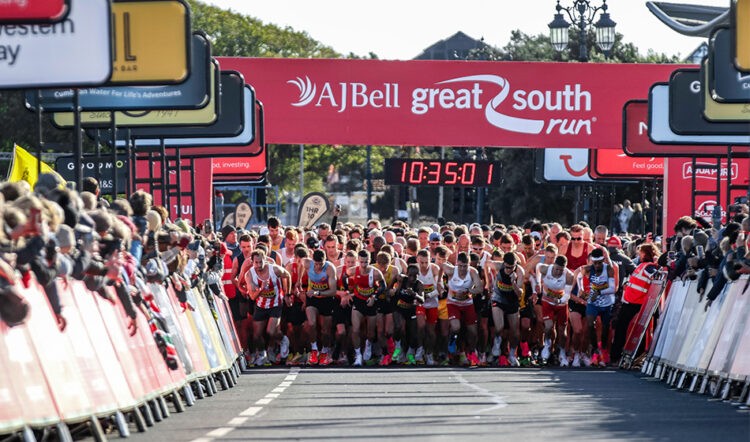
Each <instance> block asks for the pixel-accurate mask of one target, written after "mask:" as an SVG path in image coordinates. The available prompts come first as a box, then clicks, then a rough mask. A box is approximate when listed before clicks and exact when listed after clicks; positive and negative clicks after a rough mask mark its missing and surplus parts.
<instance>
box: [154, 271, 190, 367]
mask: <svg viewBox="0 0 750 442" xmlns="http://www.w3.org/2000/svg"><path fill="white" fill-rule="evenodd" d="M148 288H149V290H151V294H152V295H153V296H154V302H156V305H157V306H158V307H159V310H160V311H161V315H162V318H164V322H166V323H167V328H169V337H170V338H172V343H173V344H174V346H175V349H177V356H178V357H179V358H180V362H181V363H182V366H183V368H184V369H185V373H187V374H188V375H189V374H191V373H193V371H195V367H193V361H192V359H191V358H190V354H189V353H188V350H187V347H186V343H185V340H186V339H189V338H191V337H192V335H189V336H186V335H185V333H183V332H182V329H181V327H180V325H179V322H178V321H177V313H175V311H174V308H173V307H172V303H171V302H169V298H168V297H167V296H168V295H167V291H166V290H165V289H164V286H163V285H161V284H149V285H148Z"/></svg>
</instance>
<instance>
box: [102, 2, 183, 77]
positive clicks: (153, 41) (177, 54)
mask: <svg viewBox="0 0 750 442" xmlns="http://www.w3.org/2000/svg"><path fill="white" fill-rule="evenodd" d="M112 20H113V22H114V24H115V27H114V33H113V35H114V46H115V52H114V57H113V69H112V78H111V79H110V83H112V84H168V83H181V82H183V81H185V80H186V79H187V78H188V75H190V71H189V67H190V7H189V6H188V5H187V3H185V2H184V1H183V0H151V1H117V2H114V3H113V4H112Z"/></svg>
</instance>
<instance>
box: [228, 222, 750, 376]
mask: <svg viewBox="0 0 750 442" xmlns="http://www.w3.org/2000/svg"><path fill="white" fill-rule="evenodd" d="M743 217H744V215H738V217H737V220H738V221H742V218H743ZM700 222H702V220H696V219H693V218H690V217H683V218H681V219H680V221H679V222H678V223H677V225H676V226H674V231H675V236H674V237H671V238H670V240H669V242H667V241H666V240H665V241H664V242H663V243H662V240H661V238H660V237H655V236H653V235H652V234H650V233H649V234H645V235H628V234H620V235H616V236H614V235H610V232H609V231H608V229H607V227H605V226H595V227H593V228H592V227H590V226H588V225H587V224H586V223H585V222H580V223H577V224H574V225H571V226H569V227H568V228H563V226H561V225H560V224H558V223H554V222H553V223H541V222H538V221H529V222H527V223H525V224H524V225H523V226H513V225H508V226H506V225H497V224H496V225H480V224H476V223H475V224H471V225H468V226H467V225H456V224H454V223H451V222H449V223H446V224H445V225H437V224H434V225H427V226H419V227H410V226H409V225H407V224H406V223H404V222H401V221H396V222H394V223H392V224H391V225H387V226H384V225H381V223H380V222H379V221H377V220H371V221H369V222H368V223H367V225H365V226H362V225H355V224H351V223H344V224H341V225H339V224H338V223H337V218H336V217H334V219H333V221H332V224H327V223H321V224H319V225H318V226H317V227H316V228H315V229H312V230H303V229H300V228H297V227H284V226H282V225H281V224H280V222H279V220H278V219H277V218H274V217H272V218H270V219H269V220H268V223H267V225H266V226H263V227H260V228H258V229H257V230H250V231H245V230H239V231H238V230H236V229H235V228H234V227H231V226H227V227H224V228H223V229H222V230H221V234H222V235H223V239H224V241H225V244H226V246H227V254H226V255H225V259H224V274H223V275H224V276H223V281H222V282H223V286H224V289H225V291H226V293H227V296H228V297H229V298H230V305H232V307H233V314H234V320H235V324H236V327H237V329H238V331H239V335H240V339H241V342H242V343H243V344H246V345H247V347H246V348H247V351H246V359H247V361H248V363H249V364H250V365H255V366H267V365H274V364H287V365H321V366H325V365H331V364H334V365H344V366H349V365H351V366H355V367H358V366H363V365H370V366H373V365H380V366H388V365H393V364H403V365H421V364H424V365H427V366H434V365H463V366H516V367H517V366H540V365H559V366H563V367H567V366H572V367H588V366H608V365H614V364H616V363H617V362H618V360H619V358H620V357H621V356H622V349H623V345H624V343H625V338H626V334H627V331H628V325H629V324H630V322H631V320H632V319H633V317H635V315H636V314H637V313H638V311H639V310H640V307H641V304H642V303H643V302H644V300H645V296H646V292H647V291H648V288H649V285H650V283H651V281H652V279H653V278H654V277H655V276H656V275H657V274H658V273H659V272H660V271H664V272H665V273H668V275H669V277H670V278H675V277H686V276H687V277H694V275H695V274H696V273H695V272H696V271H698V270H699V269H701V268H708V269H707V271H706V272H701V275H705V279H706V280H707V279H708V278H709V277H712V278H715V279H718V278H720V277H722V275H721V274H723V273H724V272H720V271H718V269H719V267H720V265H721V264H722V261H723V260H724V261H725V259H724V255H726V253H727V252H728V251H731V250H733V249H736V247H737V246H744V235H743V236H742V238H738V236H737V235H738V232H741V231H742V230H743V229H742V228H741V226H740V224H738V223H730V224H729V225H728V226H727V227H724V228H721V229H720V230H719V229H712V228H711V226H708V225H701V224H700ZM745 223H746V224H750V222H748V221H747V220H746V221H745ZM745 227H749V228H748V229H745V230H750V226H745ZM727 244H731V245H735V247H729V246H728V245H727ZM662 247H665V248H666V249H667V250H668V251H669V252H670V253H664V254H662V253H661V251H662ZM743 250H744V249H743ZM741 253H742V256H744V251H742V252H741ZM747 270H748V271H750V267H747ZM739 271H740V272H743V271H744V269H743V268H739ZM716 286H717V285H716V284H714V288H716ZM714 297H715V295H714ZM709 298H710V296H709Z"/></svg>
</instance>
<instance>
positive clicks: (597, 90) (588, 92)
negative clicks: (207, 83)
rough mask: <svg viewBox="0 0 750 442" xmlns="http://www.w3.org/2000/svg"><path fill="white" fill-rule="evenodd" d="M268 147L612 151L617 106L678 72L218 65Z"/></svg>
mask: <svg viewBox="0 0 750 442" xmlns="http://www.w3.org/2000/svg"><path fill="white" fill-rule="evenodd" d="M219 60H220V63H221V67H222V69H235V70H238V71H240V72H242V74H243V75H244V77H245V81H247V82H248V83H249V84H252V85H253V87H254V88H255V91H256V94H257V97H258V99H259V100H261V101H262V102H263V103H264V105H265V106H266V115H265V120H266V141H267V142H268V143H277V144H297V143H303V144H352V145H368V144H383V145H414V146H466V147H469V146H497V147H537V148H541V147H566V148H618V147H619V146H620V145H621V142H622V141H621V138H622V134H621V133H622V108H623V105H624V104H625V103H626V102H627V101H628V100H630V99H632V98H633V97H643V96H646V95H647V94H648V90H649V87H650V86H651V85H652V84H653V83H655V82H657V81H667V80H668V79H669V75H670V73H671V72H672V71H673V70H675V69H677V68H678V67H680V66H678V65H665V64H658V65H657V64H613V63H606V64H597V63H537V62H488V61H476V62H468V61H381V60H349V59H285V58H220V59H219Z"/></svg>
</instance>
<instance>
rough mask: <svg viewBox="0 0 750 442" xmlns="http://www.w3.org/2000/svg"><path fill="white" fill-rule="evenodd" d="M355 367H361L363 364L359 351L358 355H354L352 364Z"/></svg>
mask: <svg viewBox="0 0 750 442" xmlns="http://www.w3.org/2000/svg"><path fill="white" fill-rule="evenodd" d="M352 366H353V367H361V366H362V355H361V354H359V353H357V355H356V356H354V363H353V364H352Z"/></svg>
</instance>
